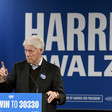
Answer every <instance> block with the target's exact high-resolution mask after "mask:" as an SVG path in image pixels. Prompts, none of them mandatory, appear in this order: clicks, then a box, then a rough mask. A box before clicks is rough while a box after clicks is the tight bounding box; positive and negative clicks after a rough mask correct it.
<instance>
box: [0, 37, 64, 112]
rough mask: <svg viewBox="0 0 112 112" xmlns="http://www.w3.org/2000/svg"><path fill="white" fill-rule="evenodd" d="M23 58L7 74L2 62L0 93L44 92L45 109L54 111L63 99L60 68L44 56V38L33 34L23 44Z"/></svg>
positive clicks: (62, 102)
mask: <svg viewBox="0 0 112 112" xmlns="http://www.w3.org/2000/svg"><path fill="white" fill-rule="evenodd" d="M23 46H24V49H25V56H26V60H24V61H21V62H18V63H16V64H15V65H14V66H13V68H12V70H11V72H10V74H9V77H7V75H8V70H7V69H6V68H5V65H4V63H3V62H1V64H2V68H1V69H0V92H12V91H13V90H14V89H15V92H16V93H36V92H38V93H45V94H46V95H47V96H48V98H47V101H48V103H47V106H46V107H47V112H56V104H57V103H58V104H60V105H61V104H64V103H65V100H66V96H65V91H64V87H63V81H62V78H61V74H60V69H59V67H57V66H56V65H54V64H51V63H49V62H47V61H46V60H45V59H44V58H43V57H42V53H43V51H44V41H43V39H42V38H40V37H37V36H36V35H34V36H32V37H30V38H28V39H26V40H25V41H24V43H23Z"/></svg>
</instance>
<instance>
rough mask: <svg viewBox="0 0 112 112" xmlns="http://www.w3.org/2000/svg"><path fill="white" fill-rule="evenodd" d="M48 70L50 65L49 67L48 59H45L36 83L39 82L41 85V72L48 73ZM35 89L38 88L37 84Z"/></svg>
mask: <svg viewBox="0 0 112 112" xmlns="http://www.w3.org/2000/svg"><path fill="white" fill-rule="evenodd" d="M47 70H48V67H47V63H46V60H45V59H43V62H42V65H41V69H40V71H39V74H38V77H37V80H36V83H37V85H38V86H39V83H40V81H41V78H40V75H41V74H46V72H47ZM35 89H36V86H35Z"/></svg>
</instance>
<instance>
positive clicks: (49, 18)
mask: <svg viewBox="0 0 112 112" xmlns="http://www.w3.org/2000/svg"><path fill="white" fill-rule="evenodd" d="M31 35H38V36H40V37H43V40H44V42H45V47H44V53H43V57H44V59H45V60H47V61H48V62H50V63H53V64H55V65H57V66H59V67H60V71H61V75H62V78H63V85H64V88H65V93H66V95H67V100H66V103H65V104H64V105H61V106H58V107H57V108H58V109H95V110H112V87H111V85H112V0H103V1H102V0H0V62H1V61H3V62H4V64H5V67H6V68H7V70H8V73H9V74H10V71H11V69H12V67H13V65H14V64H15V63H16V62H19V61H23V60H25V59H26V58H25V53H24V47H23V45H22V44H23V41H24V40H25V39H27V38H29V37H30V36H31ZM0 67H1V65H0ZM41 77H42V78H45V77H44V75H42V76H41ZM46 77H47V76H46ZM45 85H46V84H45ZM0 96H1V95H0ZM19 99H20V98H19ZM12 100H14V99H12ZM31 101H32V100H31ZM10 105H11V106H12V102H11V103H10ZM15 105H16V103H15ZM19 105H20V104H19V102H18V108H19ZM9 109H10V108H8V109H5V110H9ZM12 109H15V108H12ZM22 109H23V110H24V108H22ZM26 109H27V108H26ZM29 109H30V108H29ZM34 109H35V108H34ZM5 112H6V111H5ZM11 112H12V110H11ZM16 112H17V111H16ZM19 112H20V111H19ZM24 112H25V111H24ZM27 112H28V111H27Z"/></svg>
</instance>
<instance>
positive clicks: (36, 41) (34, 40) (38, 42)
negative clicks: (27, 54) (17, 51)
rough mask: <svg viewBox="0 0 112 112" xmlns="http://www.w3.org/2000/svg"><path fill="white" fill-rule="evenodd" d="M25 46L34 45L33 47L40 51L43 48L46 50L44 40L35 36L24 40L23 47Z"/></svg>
mask: <svg viewBox="0 0 112 112" xmlns="http://www.w3.org/2000/svg"><path fill="white" fill-rule="evenodd" d="M25 45H32V46H33V47H35V48H37V49H39V48H42V49H43V50H44V41H43V38H41V37H39V36H37V35H33V36H31V37H29V38H28V39H26V40H24V42H23V46H25Z"/></svg>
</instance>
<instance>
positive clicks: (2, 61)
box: [1, 61, 5, 69]
mask: <svg viewBox="0 0 112 112" xmlns="http://www.w3.org/2000/svg"><path fill="white" fill-rule="evenodd" d="M1 64H2V67H3V69H5V65H4V62H3V61H2V62H1Z"/></svg>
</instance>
